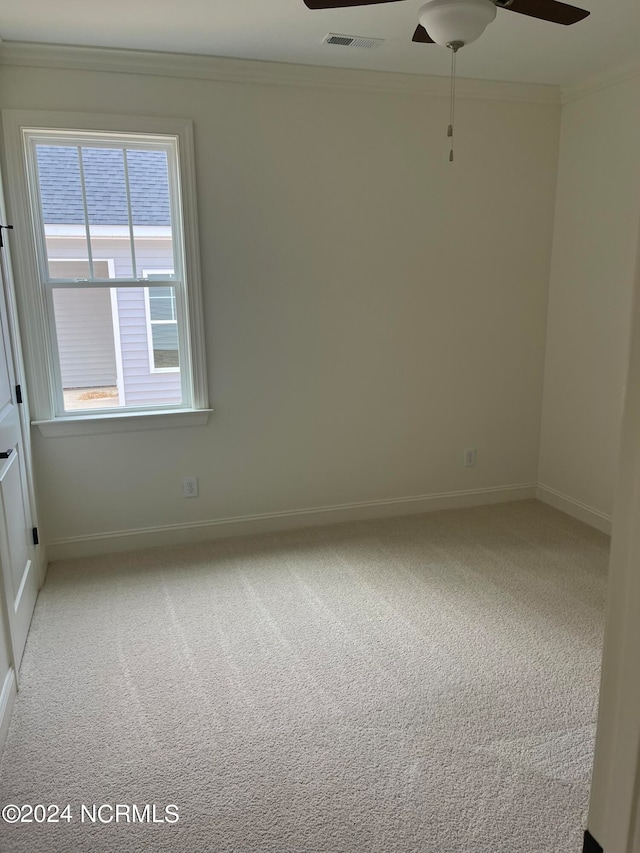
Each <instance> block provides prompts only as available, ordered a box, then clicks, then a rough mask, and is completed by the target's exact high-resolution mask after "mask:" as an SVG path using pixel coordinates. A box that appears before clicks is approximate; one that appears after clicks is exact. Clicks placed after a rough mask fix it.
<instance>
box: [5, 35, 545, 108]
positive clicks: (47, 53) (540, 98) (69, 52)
mask: <svg viewBox="0 0 640 853" xmlns="http://www.w3.org/2000/svg"><path fill="white" fill-rule="evenodd" d="M11 65H13V66H21V67H31V68H60V69H65V70H79V71H102V72H109V73H117V74H144V75H150V76H158V77H183V78H187V79H195V80H213V81H216V82H219V83H246V84H251V85H261V86H264V85H268V86H273V85H275V86H306V87H320V88H329V89H356V90H361V91H370V92H387V93H405V94H407V93H408V94H415V95H431V96H436V97H447V98H448V97H449V79H448V77H435V76H427V75H420V74H399V73H398V74H395V73H389V72H383V71H363V70H360V69H350V68H349V69H346V68H328V67H324V66H316V65H294V64H289V63H284V62H264V61H261V60H255V59H233V58H228V57H219V56H200V55H192V54H184V53H159V52H153V51H143V50H120V49H116V48H100V47H75V46H67V45H53V44H40V43H31V42H6V41H5V42H2V43H0V66H11ZM456 92H457V94H458V96H459V97H462V98H470V99H479V100H492V101H523V102H526V103H538V104H558V105H559V104H560V89H559V87H557V86H543V85H537V84H532V83H508V82H504V81H497V80H495V81H494V80H473V79H469V78H462V79H460V80H458V81H457V83H456Z"/></svg>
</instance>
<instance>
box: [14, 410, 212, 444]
mask: <svg viewBox="0 0 640 853" xmlns="http://www.w3.org/2000/svg"><path fill="white" fill-rule="evenodd" d="M212 411H213V409H174V410H164V411H156V412H127V414H109V415H83V416H82V417H63V418H52V419H51V420H46V421H31V425H32V426H35V427H38V429H39V430H40V433H41V435H43V436H44V437H45V438H58V437H62V436H77V435H100V434H105V433H113V432H133V431H136V430H147V429H171V428H173V427H186V426H204V425H205V424H206V423H207V422H208V421H209V415H210V414H211V412H212Z"/></svg>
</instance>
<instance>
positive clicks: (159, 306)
mask: <svg viewBox="0 0 640 853" xmlns="http://www.w3.org/2000/svg"><path fill="white" fill-rule="evenodd" d="M149 315H150V317H151V320H152V321H153V320H175V319H176V301H175V295H174V290H173V288H172V287H150V288H149Z"/></svg>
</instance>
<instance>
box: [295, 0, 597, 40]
mask: <svg viewBox="0 0 640 853" xmlns="http://www.w3.org/2000/svg"><path fill="white" fill-rule="evenodd" d="M395 2H397V0H304V4H305V6H307V7H308V8H309V9H344V8H350V7H353V6H374V5H377V4H378V3H395ZM496 7H500V8H501V9H509V10H510V11H511V12H517V13H518V14H520V15H528V16H529V17H531V18H540V20H542V21H550V22H551V23H553V24H564V25H565V26H566V25H568V24H576V23H577V22H578V21H581V20H582V19H583V18H586V17H587V15H589V12H587V11H586V10H585V9H578V8H577V7H576V6H570V5H569V4H568V3H560V2H558V0H429V2H427V3H425V4H424V6H422V7H421V8H420V9H419V10H418V19H419V21H420V23H419V25H418V28H417V29H416V31H415V33H414V34H413V38H412V41H414V42H419V43H420V44H439V45H442V46H443V47H448V48H450V49H452V50H453V51H454V52H455V51H456V50H458V49H459V48H461V47H463V46H464V45H466V44H470V43H471V42H472V41H475V40H476V39H477V38H479V37H480V36H481V35H482V33H483V32H484V29H485V27H486V26H487V25H488V24H490V23H491V22H492V21H493V20H494V18H495V17H496V11H497V10H496Z"/></svg>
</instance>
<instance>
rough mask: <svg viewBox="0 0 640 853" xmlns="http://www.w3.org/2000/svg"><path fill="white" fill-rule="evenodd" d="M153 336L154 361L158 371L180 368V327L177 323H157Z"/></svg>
mask: <svg viewBox="0 0 640 853" xmlns="http://www.w3.org/2000/svg"><path fill="white" fill-rule="evenodd" d="M151 332H152V335H153V360H154V364H155V367H156V369H160V370H161V369H162V368H167V367H178V366H179V361H178V326H177V324H176V323H155V324H153V325H152V326H151Z"/></svg>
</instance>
